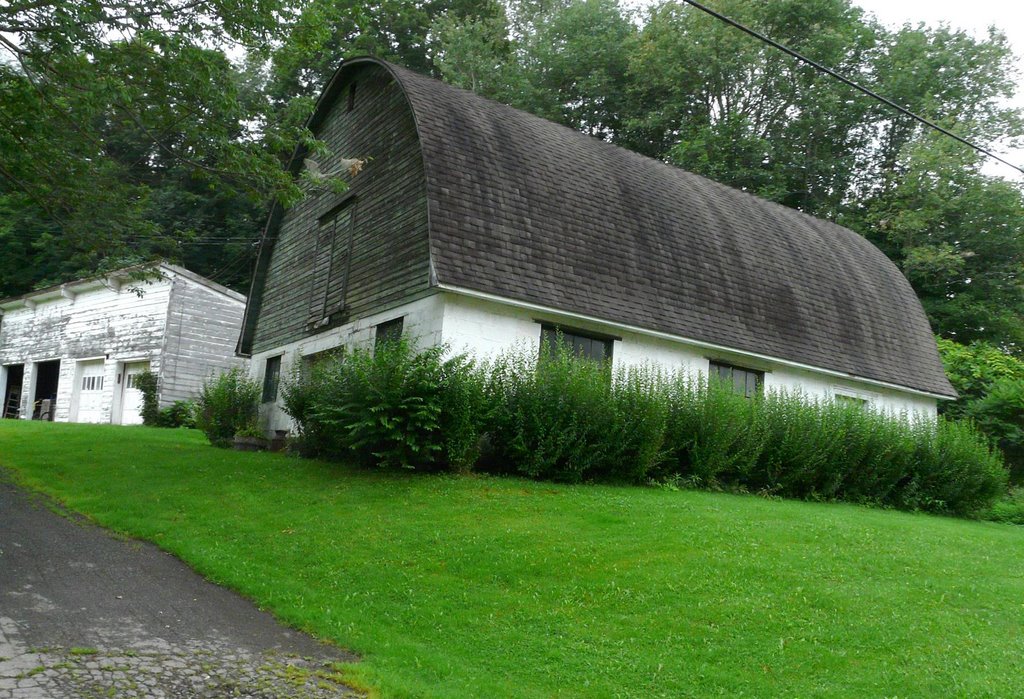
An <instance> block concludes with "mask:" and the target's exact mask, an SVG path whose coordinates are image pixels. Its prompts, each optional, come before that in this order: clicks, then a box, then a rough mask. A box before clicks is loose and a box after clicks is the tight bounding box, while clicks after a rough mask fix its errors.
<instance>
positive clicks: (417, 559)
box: [0, 421, 1024, 697]
mask: <svg viewBox="0 0 1024 699" xmlns="http://www.w3.org/2000/svg"><path fill="white" fill-rule="evenodd" d="M0 465H3V466H5V467H7V468H8V469H10V470H11V471H12V472H13V473H14V474H15V476H16V477H17V478H18V479H19V480H20V481H21V482H22V483H24V484H25V485H27V486H29V487H32V488H35V489H38V490H41V491H44V492H46V493H49V494H50V495H52V496H54V497H56V498H58V499H60V500H61V501H63V502H64V503H66V504H67V505H68V506H69V507H70V508H71V509H73V510H77V511H79V512H82V513H85V514H87V515H88V516H90V517H92V518H93V519H94V520H95V521H97V522H99V523H100V524H102V525H104V526H107V527H110V528H113V529H115V530H118V531H120V532H124V533H127V534H130V535H133V536H137V537H141V538H144V539H148V540H151V541H154V542H156V543H157V544H158V545H160V546H161V547H163V548H165V549H166V550H168V551H171V552H172V553H174V554H176V555H178V556H180V557H181V558H182V559H184V560H185V561H187V562H188V563H189V564H191V565H192V566H193V567H195V568H196V569H197V570H198V571H200V572H202V573H203V574H205V575H207V576H208V577H210V578H211V579H213V580H216V581H218V582H221V583H224V584H227V585H229V586H231V587H233V588H235V589H237V590H239V591H241V592H242V593H244V594H245V595H248V596H249V597H251V598H252V599H253V600H255V601H256V602H257V603H258V604H259V605H260V606H262V607H265V608H267V609H270V610H272V611H273V612H274V613H275V614H276V615H278V616H279V617H280V618H281V619H283V620H285V621H286V622H288V623H290V624H293V625H295V626H297V627H300V628H303V629H306V630H308V631H311V632H312V633H314V634H316V635H318V636H320V637H322V638H325V639H330V640H332V641H334V642H336V643H338V644H339V645H341V646H344V647H346V648H349V649H351V650H353V651H355V652H357V653H359V654H361V655H362V657H363V660H362V662H360V663H355V664H352V665H348V666H346V667H345V668H344V673H345V676H346V678H347V679H348V680H349V681H352V682H355V683H356V684H358V685H359V686H362V687H365V688H369V689H372V690H373V691H374V692H375V693H379V695H381V696H384V697H499V696H516V697H630V696H635V697H708V696H730V697H732V696H755V697H771V696H785V697H834V696H865V697H869V696H870V697H897V696H899V697H907V696H913V697H925V696H934V697H948V696H965V697H986V696H991V697H1010V696H1022V695H1024V688H1022V686H1021V684H1020V677H1021V676H1022V675H1024V634H1021V633H1020V629H1021V628H1022V627H1024V604H1022V600H1024V529H1021V528H1018V527H1014V526H1009V525H1001V524H993V523H983V522H971V521H963V520H955V519H946V518H938V517H932V516H924V515H912V514H904V513H895V512H886V511H880V510H870V509H865V508H858V507H854V506H848V505H835V504H828V505H825V504H813V503H799V502H789V501H772V500H766V499H762V498H757V497H742V496H732V495H722V494H709V493H700V492H688V491H679V492H672V491H669V490H660V489H645V488H635V487H610V486H557V485H551V484H545V483H536V482H530V481H523V480H518V479H511V478H509V479H505V478H491V477H479V476H422V475H419V476H415V475H407V474H388V473H381V472H375V471H359V470H354V469H351V468H345V467H340V466H338V465H336V464H324V463H320V462H315V461H305V460H299V459H293V458H289V457H285V456H281V455H275V454H249V453H237V452H231V451H223V450H217V449H213V448H211V447H208V446H206V445H205V443H204V441H203V439H202V437H201V435H199V434H198V433H197V432H194V431H183V430H155V429H148V428H141V427H139V428H118V427H109V426H86V425H54V424H39V423H25V422H13V421H2V422H0Z"/></svg>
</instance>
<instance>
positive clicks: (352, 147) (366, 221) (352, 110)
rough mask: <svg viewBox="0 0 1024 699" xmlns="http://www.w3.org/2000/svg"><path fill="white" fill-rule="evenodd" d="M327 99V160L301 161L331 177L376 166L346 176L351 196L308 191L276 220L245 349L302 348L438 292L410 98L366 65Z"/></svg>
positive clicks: (321, 130)
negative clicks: (351, 165) (346, 168)
mask: <svg viewBox="0 0 1024 699" xmlns="http://www.w3.org/2000/svg"><path fill="white" fill-rule="evenodd" d="M352 85H355V86H356V89H355V90H352V89H351V87H352ZM323 99H324V100H326V102H325V105H324V110H323V112H322V115H321V118H320V120H319V122H318V123H315V124H311V128H312V129H313V132H314V133H315V134H316V135H317V137H318V138H320V139H322V140H323V141H324V142H325V143H326V146H327V151H328V154H327V155H325V156H307V155H304V154H300V155H298V156H297V158H298V161H299V162H301V161H302V159H303V158H304V157H311V158H315V159H316V161H317V164H318V166H319V167H320V170H321V171H322V172H325V173H332V174H333V173H334V172H335V171H338V170H339V169H340V167H339V163H340V162H341V161H342V160H344V159H347V158H361V159H365V160H366V161H367V162H366V164H365V166H364V167H363V169H362V171H361V172H359V173H358V174H356V175H354V176H352V175H350V174H348V173H347V172H346V173H345V174H344V175H343V178H344V179H345V180H346V181H347V183H348V184H349V188H348V190H347V191H346V192H344V193H342V194H337V193H333V192H331V191H329V190H327V188H325V187H320V188H318V187H316V186H310V185H304V186H307V187H308V191H307V196H306V197H305V199H303V200H302V201H300V202H299V203H298V204H296V205H295V206H293V207H292V208H291V209H288V210H286V211H283V212H282V213H280V218H279V220H278V221H276V222H274V221H272V223H271V226H270V227H269V228H268V236H267V238H268V240H269V241H270V243H271V244H272V248H270V247H269V246H268V248H269V249H270V254H269V256H268V257H267V258H266V259H264V260H261V264H262V265H263V266H264V268H263V269H262V270H261V271H258V272H257V280H256V283H255V284H254V290H255V289H256V286H257V284H258V285H259V286H260V287H261V289H260V290H259V298H257V299H256V304H254V305H253V306H251V307H250V312H255V313H256V316H255V318H254V321H253V322H254V325H255V328H254V332H253V339H252V346H251V348H245V349H246V351H252V352H260V351H264V350H266V349H269V348H273V347H278V346H281V345H284V344H288V343H290V342H295V341H297V340H301V339H303V338H306V337H309V336H310V335H313V334H316V333H319V332H323V331H324V330H327V329H329V328H332V327H336V326H338V325H339V324H343V323H347V322H350V321H352V320H356V319H358V318H360V317H364V316H366V315H369V314H372V313H375V312H378V311H381V310H386V309H387V308H390V307H393V306H397V305H400V304H402V303H406V302H408V301H410V300H413V299H415V298H418V297H420V296H422V295H423V294H425V293H428V292H429V284H430V277H429V269H430V260H429V247H428V239H427V196H426V182H425V178H424V174H423V159H422V155H421V153H420V149H419V139H418V136H417V133H416V126H415V123H414V121H413V116H412V112H411V110H410V108H409V105H408V102H407V100H406V98H405V95H404V93H403V92H402V90H401V88H400V87H399V85H398V84H397V83H396V82H395V80H394V78H393V76H392V75H391V74H390V73H389V72H388V71H387V70H385V69H383V68H382V67H380V66H376V65H367V66H364V67H362V68H360V69H359V70H353V71H351V72H350V73H347V74H346V75H345V81H344V83H339V84H337V85H334V86H333V87H332V88H331V90H330V91H329V93H327V94H325V97H324V98H323ZM274 229H276V230H274ZM275 233H276V234H275ZM261 276H262V278H260V277H261Z"/></svg>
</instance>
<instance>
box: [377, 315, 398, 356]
mask: <svg viewBox="0 0 1024 699" xmlns="http://www.w3.org/2000/svg"><path fill="white" fill-rule="evenodd" d="M403 332H405V316H398V317H397V318H392V319H391V320H385V321H384V322H383V323H377V325H376V326H375V327H374V329H373V347H374V349H377V348H378V347H380V346H381V345H383V344H384V343H385V342H394V341H396V340H400V339H401V338H402V333H403Z"/></svg>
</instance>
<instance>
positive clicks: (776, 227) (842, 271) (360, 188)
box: [239, 58, 956, 428]
mask: <svg viewBox="0 0 1024 699" xmlns="http://www.w3.org/2000/svg"><path fill="white" fill-rule="evenodd" d="M309 127H310V128H311V129H312V131H313V132H314V133H315V134H316V135H317V137H318V138H320V139H323V140H324V141H325V143H326V144H327V147H328V150H329V155H328V156H326V157H318V158H316V159H315V162H314V163H310V162H309V161H310V160H313V157H312V156H310V155H309V154H307V153H304V152H301V151H300V152H298V153H296V155H295V157H294V158H293V160H292V163H291V168H292V171H293V173H295V174H296V175H299V174H300V173H301V171H302V170H303V169H304V168H305V169H312V170H314V171H319V172H321V173H339V172H340V173H345V174H344V177H346V178H347V179H348V182H349V185H350V186H349V188H348V189H347V191H345V192H343V193H336V192H335V191H332V190H331V189H329V188H327V187H323V186H320V185H318V184H317V182H316V181H315V179H313V178H310V177H309V176H308V175H306V176H304V177H303V181H304V182H305V185H304V186H305V187H306V188H307V194H308V196H307V197H305V199H304V200H303V201H301V202H300V203H299V204H297V205H295V206H293V207H291V208H289V209H287V210H286V209H284V208H283V207H280V206H277V207H275V208H274V210H273V211H272V213H271V216H270V219H269V222H268V224H267V227H266V229H265V232H264V237H263V243H262V246H261V253H260V258H259V262H258V265H257V270H256V274H255V276H254V279H253V284H252V289H251V293H250V296H249V303H248V307H247V310H246V316H245V321H244V326H243V332H242V336H241V340H240V345H239V351H240V352H241V353H242V354H244V355H248V356H251V357H252V359H253V361H252V364H251V367H252V368H251V371H252V372H253V375H254V377H255V378H258V379H263V380H264V387H265V390H264V400H265V401H266V402H267V403H269V404H270V405H268V406H267V410H268V412H269V413H270V415H271V422H272V425H271V426H272V427H275V428H284V427H287V426H288V420H287V417H286V416H285V415H284V414H283V413H282V412H281V411H280V409H279V408H278V407H277V403H278V402H279V400H280V397H279V396H278V378H279V377H280V376H281V375H282V373H286V372H287V371H289V368H290V367H295V366H301V364H302V362H308V361H315V358H316V356H317V354H318V353H320V352H323V351H326V350H330V349H332V348H336V347H339V346H342V345H353V344H367V343H372V342H373V341H374V340H375V338H381V337H385V336H392V335H394V334H396V333H402V334H405V335H407V336H409V337H411V338H413V339H415V340H416V341H417V342H419V343H420V344H421V345H423V344H436V343H447V344H448V345H449V346H450V347H451V348H452V349H453V350H455V351H468V352H471V353H473V354H474V355H476V356H477V357H487V356H492V355H494V354H495V353H497V352H500V351H502V350H503V349H505V348H508V347H510V346H513V345H515V344H517V343H518V344H526V345H532V346H535V347H539V345H540V343H541V342H542V341H543V339H544V338H545V337H546V336H550V335H551V334H552V333H555V332H561V333H563V335H564V337H565V338H566V339H567V340H568V341H570V342H572V343H573V344H574V345H575V346H576V347H577V349H578V350H579V351H581V352H583V353H586V354H588V355H590V356H594V357H601V358H605V359H610V360H611V362H612V363H613V364H615V365H622V364H631V363H634V364H635V363H642V362H652V363H657V364H660V365H662V366H664V367H666V368H669V369H672V370H679V371H687V372H690V373H692V374H694V375H696V374H704V375H708V374H715V375H718V376H721V377H723V378H724V379H726V380H729V381H732V382H733V385H734V386H735V388H736V390H738V391H742V392H744V393H746V394H748V395H750V394H753V393H757V392H763V391H766V390H774V389H785V390H788V391H799V392H801V393H802V394H804V395H805V396H808V397H812V398H821V399H840V400H848V401H852V402H856V403H861V404H864V405H870V406H872V407H874V408H876V409H879V410H885V411H890V412H894V413H904V414H914V415H919V416H934V415H935V413H936V405H937V401H939V400H943V399H948V398H951V397H954V396H955V395H956V393H955V391H954V390H953V388H952V387H951V386H950V384H949V381H948V380H947V379H946V376H945V373H944V371H943V368H942V364H941V362H940V360H939V356H938V353H937V350H936V346H935V340H934V337H933V335H932V332H931V328H930V327H929V324H928V321H927V318H926V317H925V314H924V312H923V310H922V308H921V305H920V303H919V302H918V300H917V298H916V296H915V295H914V292H913V290H912V289H911V287H910V285H909V284H908V283H907V281H906V279H905V278H904V277H903V275H902V274H901V273H900V271H899V270H898V269H897V268H896V267H895V266H894V265H893V264H892V262H890V261H889V260H888V259H887V258H886V257H885V255H883V254H882V253H881V252H880V251H879V250H878V249H877V248H875V247H874V246H873V245H871V244H870V243H869V242H868V241H867V240H865V239H864V238H863V237H862V236H859V235H857V234H856V233H854V232H852V231H850V230H848V229H846V228H843V227H841V226H838V225H835V224H833V223H831V222H828V221H824V220H820V219H817V218H814V217H811V216H808V215H805V214H803V213H801V212H798V211H795V210H793V209H789V208H786V207H783V206H780V205H778V204H775V203H772V202H769V201H765V200H763V199H760V198H758V197H755V196H752V195H750V194H748V193H745V192H742V191H739V190H736V189H732V188H729V187H726V186H724V185H721V184H718V183H716V182H713V181H711V180H708V179H706V178H703V177H700V176H698V175H695V174H692V173H689V172H686V171H684V170H681V169H679V168H675V167H671V166H669V165H666V164H665V163H663V162H660V161H657V160H653V159H650V158H647V157H644V156H641V155H638V154H636V153H632V152H630V151H627V150H624V149H622V148H619V147H616V146H614V145H611V144H608V143H606V142H603V141H601V140H598V139H594V138H591V137H588V136H586V135H584V134H581V133H578V132H576V131H574V130H572V129H569V128H566V127H563V126H559V125H557V124H554V123H551V122H549V121H546V120H543V119H540V118H538V117H535V116H532V115H530V114H527V113H525V112H522V111H519V110H516V109H513V108H511V107H508V106H505V105H502V104H499V103H496V102H493V101H490V100H487V99H484V98H482V97H480V96H478V95H475V94H473V93H471V92H468V91H465V90H461V89H457V88H454V87H451V86H449V85H446V84H444V83H442V82H439V81H437V80H434V79H432V78H429V77H426V76H423V75H420V74H417V73H415V72H411V71H409V70H407V69H404V68H401V67H398V66H395V65H391V64H389V63H386V62H383V61H380V60H377V59H373V58H360V59H354V60H350V61H347V62H345V63H344V64H343V65H342V66H341V68H340V69H339V70H338V71H337V73H336V74H335V76H334V77H333V78H332V80H331V81H330V83H329V84H328V85H327V87H326V89H325V90H324V92H323V94H322V96H321V97H320V100H319V102H318V103H317V106H316V109H315V112H314V114H313V115H312V117H311V119H310V121H309ZM357 160H358V161H360V164H362V165H363V167H362V169H361V170H360V171H358V172H357V170H358V168H352V169H351V171H348V170H347V168H348V166H349V165H350V164H352V163H353V162H354V161H357Z"/></svg>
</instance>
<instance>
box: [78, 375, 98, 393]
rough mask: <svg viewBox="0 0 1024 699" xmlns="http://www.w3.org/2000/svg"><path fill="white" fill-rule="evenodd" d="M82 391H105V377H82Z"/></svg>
mask: <svg viewBox="0 0 1024 699" xmlns="http://www.w3.org/2000/svg"><path fill="white" fill-rule="evenodd" d="M82 390H83V391H102V390H103V377H102V376H83V377H82Z"/></svg>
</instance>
